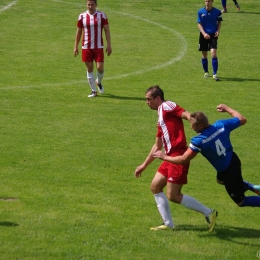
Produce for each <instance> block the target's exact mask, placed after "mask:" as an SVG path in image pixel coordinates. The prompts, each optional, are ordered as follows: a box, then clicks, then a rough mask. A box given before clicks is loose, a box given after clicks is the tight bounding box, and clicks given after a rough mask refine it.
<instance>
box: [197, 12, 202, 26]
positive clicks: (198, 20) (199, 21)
mask: <svg viewBox="0 0 260 260" xmlns="http://www.w3.org/2000/svg"><path fill="white" fill-rule="evenodd" d="M197 22H198V23H201V19H200V10H199V11H198V19H197Z"/></svg>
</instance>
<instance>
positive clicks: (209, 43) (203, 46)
mask: <svg viewBox="0 0 260 260" xmlns="http://www.w3.org/2000/svg"><path fill="white" fill-rule="evenodd" d="M214 35H215V34H210V39H208V40H207V39H205V38H204V36H203V34H202V33H200V37H199V51H209V50H210V49H217V48H218V37H214Z"/></svg>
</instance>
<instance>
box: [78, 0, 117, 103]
mask: <svg viewBox="0 0 260 260" xmlns="http://www.w3.org/2000/svg"><path fill="white" fill-rule="evenodd" d="M96 7H97V1H96V0H87V8H88V10H87V11H86V12H84V13H81V14H80V15H79V17H78V22H77V31H76V37H75V45H74V56H75V57H76V56H77V55H78V44H79V42H80V39H81V37H82V61H83V62H85V64H86V67H87V80H88V83H89V85H90V88H91V94H90V95H89V96H88V97H90V98H92V97H95V96H97V89H96V85H97V87H98V90H99V92H100V93H104V87H103V86H102V83H101V81H102V79H103V77H104V50H103V48H104V45H103V37H102V32H103V30H104V32H105V36H106V42H107V47H106V53H107V55H108V56H109V55H110V54H111V53H112V48H111V39H110V29H109V24H108V18H107V16H106V14H105V13H103V12H101V11H98V10H97V9H96ZM94 61H95V62H96V69H97V79H95V75H94Z"/></svg>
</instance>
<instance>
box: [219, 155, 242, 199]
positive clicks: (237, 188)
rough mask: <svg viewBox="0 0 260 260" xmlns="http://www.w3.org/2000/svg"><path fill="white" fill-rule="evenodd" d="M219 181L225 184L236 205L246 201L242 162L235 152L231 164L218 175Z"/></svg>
mask: <svg viewBox="0 0 260 260" xmlns="http://www.w3.org/2000/svg"><path fill="white" fill-rule="evenodd" d="M217 179H218V180H220V181H223V182H224V185H225V188H226V191H227V193H228V194H229V196H230V198H231V199H232V200H233V201H234V202H235V203H240V202H242V201H243V200H244V198H245V194H244V185H243V177H242V172H241V162H240V159H239V158H238V156H237V155H236V153H234V152H233V156H232V159H231V162H230V164H229V166H228V167H227V169H226V170H224V171H223V172H218V173H217Z"/></svg>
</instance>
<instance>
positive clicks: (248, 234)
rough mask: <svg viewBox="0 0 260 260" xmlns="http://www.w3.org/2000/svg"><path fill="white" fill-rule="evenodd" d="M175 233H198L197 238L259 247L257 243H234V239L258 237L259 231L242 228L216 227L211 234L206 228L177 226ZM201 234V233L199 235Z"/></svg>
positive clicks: (259, 235)
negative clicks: (212, 237)
mask: <svg viewBox="0 0 260 260" xmlns="http://www.w3.org/2000/svg"><path fill="white" fill-rule="evenodd" d="M176 231H198V232H200V233H199V235H198V236H199V237H205V236H214V237H217V238H218V239H220V240H224V241H229V242H233V243H236V244H241V245H251V246H256V247H259V242H256V243H252V241H250V242H249V243H246V242H242V241H236V239H248V238H249V239H252V238H257V239H259V237H260V230H257V229H252V228H244V227H234V226H222V225H221V226H218V225H216V227H215V229H214V231H213V232H212V233H208V232H207V226H205V225H203V226H193V225H179V226H177V229H176ZM201 232H202V233H201Z"/></svg>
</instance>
